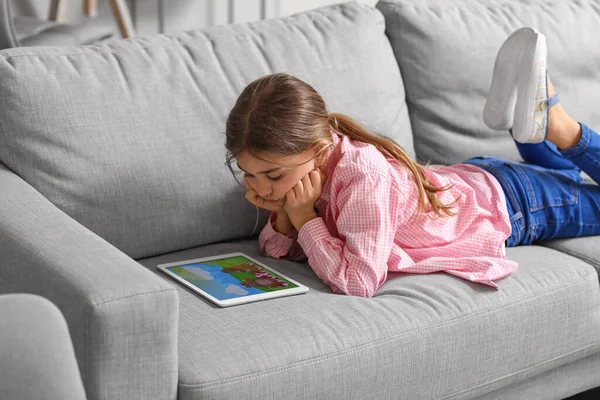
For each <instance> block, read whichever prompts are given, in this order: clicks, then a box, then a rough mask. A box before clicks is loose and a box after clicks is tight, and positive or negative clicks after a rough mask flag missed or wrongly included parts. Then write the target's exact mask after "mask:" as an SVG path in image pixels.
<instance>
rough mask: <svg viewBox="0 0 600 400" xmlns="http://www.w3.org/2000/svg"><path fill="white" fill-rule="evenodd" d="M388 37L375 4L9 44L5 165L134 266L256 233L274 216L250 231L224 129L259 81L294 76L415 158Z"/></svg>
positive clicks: (2, 119)
mask: <svg viewBox="0 0 600 400" xmlns="http://www.w3.org/2000/svg"><path fill="white" fill-rule="evenodd" d="M384 29H385V26H384V20H383V17H382V15H381V13H379V12H378V11H377V10H376V9H373V8H371V7H368V6H366V5H361V4H358V3H348V4H343V5H336V6H331V7H326V8H322V9H318V10H315V11H309V12H306V13H301V14H298V15H296V16H290V17H287V18H282V19H277V20H265V21H258V22H254V23H249V24H239V25H231V26H216V27H211V28H207V29H205V30H196V31H190V32H184V33H181V34H178V35H177V36H171V35H157V36H150V37H140V38H135V39H130V40H122V41H114V42H107V43H105V44H101V45H92V46H81V47H63V48H53V47H45V48H35V49H30V48H27V49H24V48H22V49H11V50H4V51H2V52H0V127H1V132H0V161H1V162H2V163H4V164H5V165H6V166H8V167H9V168H10V169H11V170H13V171H15V173H17V174H18V175H19V176H21V177H23V179H25V180H26V181H27V182H28V183H30V184H31V185H32V186H33V187H34V188H35V189H36V190H38V191H39V192H40V193H42V194H43V195H44V196H45V197H46V198H48V199H49V200H50V201H51V202H52V203H53V204H55V205H56V206H57V207H58V208H60V209H61V210H63V211H64V212H65V213H67V214H68V215H69V216H71V217H73V218H74V219H75V220H77V221H79V222H80V223H82V224H83V225H84V226H86V227H87V228H89V229H90V230H92V231H93V232H95V233H97V234H98V235H99V236H101V237H102V238H104V239H106V240H107V241H108V242H109V243H111V244H113V245H114V246H116V247H117V248H119V249H120V250H122V251H123V252H125V253H126V254H128V255H129V256H130V257H132V258H139V257H145V256H150V255H155V254H161V253H165V252H168V251H174V250H178V249H183V248H188V247H193V246H198V245H202V244H206V243H212V242H218V241H223V240H228V239H234V238H238V237H244V236H248V235H251V234H253V233H256V232H258V227H259V226H262V225H263V224H264V223H266V219H267V216H268V214H267V213H262V214H261V215H259V216H258V217H259V221H258V223H257V218H256V217H257V215H256V210H255V208H253V207H252V206H251V204H250V203H249V202H248V201H247V200H246V199H245V198H244V190H243V189H242V188H241V187H240V186H239V185H238V183H237V182H236V181H235V179H234V178H233V177H232V175H231V173H230V172H229V170H228V169H227V168H226V167H225V166H224V161H225V151H224V129H225V121H226V118H227V115H228V112H229V110H230V109H231V107H232V106H233V104H234V102H235V100H236V98H237V96H238V95H239V93H240V92H241V91H242V89H243V88H244V87H245V86H246V85H247V84H249V83H250V82H251V81H253V80H254V79H256V78H258V77H260V76H263V75H266V74H269V73H272V72H289V73H291V74H293V75H296V76H298V77H299V78H300V79H304V80H305V81H307V82H308V83H310V84H312V85H313V86H314V87H315V89H317V91H319V92H320V93H321V94H322V95H323V97H324V98H325V101H326V102H327V104H328V107H329V110H330V111H336V112H342V113H346V114H348V115H351V116H353V117H355V118H356V119H357V120H359V121H360V122H362V123H363V124H364V125H365V126H367V127H369V128H370V129H372V130H373V131H374V132H376V133H377V132H378V133H382V134H385V135H387V136H390V137H392V138H393V139H395V140H397V141H398V142H399V143H400V144H402V145H404V146H405V147H406V148H407V149H408V150H409V151H410V152H414V150H413V149H412V135H411V130H410V123H409V121H408V113H407V110H406V104H405V102H404V89H403V85H402V80H401V76H400V72H399V68H398V65H397V63H396V59H395V58H394V55H393V52H392V49H391V46H390V44H389V41H388V40H387V38H386V36H385V33H384ZM358 65H360V68H358V67H357V66H358ZM364 99H369V101H368V102H365V101H363V100H364Z"/></svg>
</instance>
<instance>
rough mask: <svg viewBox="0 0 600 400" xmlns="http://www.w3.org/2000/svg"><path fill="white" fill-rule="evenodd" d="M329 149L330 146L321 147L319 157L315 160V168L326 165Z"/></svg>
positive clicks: (318, 152)
mask: <svg viewBox="0 0 600 400" xmlns="http://www.w3.org/2000/svg"><path fill="white" fill-rule="evenodd" d="M328 148H329V145H328V144H325V145H323V146H321V148H320V149H319V150H318V151H317V157H316V158H315V166H317V167H320V166H322V165H323V164H325V159H326V158H327V149H328Z"/></svg>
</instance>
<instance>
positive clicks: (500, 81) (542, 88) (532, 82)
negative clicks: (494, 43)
mask: <svg viewBox="0 0 600 400" xmlns="http://www.w3.org/2000/svg"><path fill="white" fill-rule="evenodd" d="M556 103H558V94H557V95H555V96H553V98H552V99H548V74H547V70H546V38H545V36H544V35H542V34H541V33H539V32H537V31H536V30H534V29H532V28H528V27H526V28H521V29H519V30H517V31H515V32H514V33H512V34H511V35H510V36H509V37H508V39H506V41H505V42H504V43H503V44H502V47H501V48H500V51H499V52H498V55H497V56H496V62H495V63H494V75H493V77H492V84H491V87H490V93H489V95H488V99H487V101H486V104H485V108H484V111H483V120H484V122H485V124H486V125H487V126H489V127H490V128H492V129H496V130H506V129H509V130H510V133H511V134H512V135H513V138H514V139H515V140H516V141H517V142H520V143H540V142H543V141H544V140H545V139H546V135H547V131H548V109H549V108H550V107H551V106H553V105H554V104H556Z"/></svg>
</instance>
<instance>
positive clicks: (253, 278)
mask: <svg viewBox="0 0 600 400" xmlns="http://www.w3.org/2000/svg"><path fill="white" fill-rule="evenodd" d="M166 269H168V270H169V271H171V272H173V273H175V274H177V275H178V276H180V277H181V278H183V279H185V280H186V281H188V282H189V283H191V284H192V285H194V286H196V287H198V288H200V289H202V290H204V291H205V292H207V293H208V294H210V295H211V296H213V297H215V298H217V299H219V300H227V299H233V298H240V297H246V296H251V295H254V294H260V293H265V292H273V291H279V290H286V289H291V288H296V287H298V286H297V285H296V284H294V283H293V282H290V281H289V280H287V279H285V278H284V277H282V276H280V275H277V274H276V273H274V272H271V271H269V270H267V269H265V268H264V267H263V266H261V265H259V264H256V263H255V262H254V261H252V260H249V259H247V258H246V257H244V256H235V257H227V258H219V259H214V260H210V261H202V262H192V263H189V264H181V265H175V266H171V267H167V268H166Z"/></svg>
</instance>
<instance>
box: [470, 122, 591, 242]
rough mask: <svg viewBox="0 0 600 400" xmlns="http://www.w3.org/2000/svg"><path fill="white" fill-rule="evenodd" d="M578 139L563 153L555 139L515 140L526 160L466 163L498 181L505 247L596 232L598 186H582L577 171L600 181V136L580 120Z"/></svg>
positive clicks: (477, 159) (492, 159) (487, 159)
mask: <svg viewBox="0 0 600 400" xmlns="http://www.w3.org/2000/svg"><path fill="white" fill-rule="evenodd" d="M580 125H581V128H582V138H581V141H580V142H579V143H578V144H577V145H576V146H575V147H572V148H570V149H568V150H565V151H561V150H559V149H558V148H557V147H556V146H555V145H554V144H553V143H551V142H549V141H544V142H542V143H538V144H521V143H517V148H518V149H519V152H520V153H521V156H522V157H523V159H524V160H525V162H516V161H510V160H505V159H501V158H497V157H475V158H472V159H470V160H467V161H465V163H467V164H473V165H477V166H479V167H481V168H483V169H485V170H486V171H488V172H490V173H491V174H492V175H494V176H495V177H496V179H498V182H499V183H500V186H502V189H503V191H504V194H505V196H506V205H507V208H508V215H509V217H510V223H511V226H512V233H511V235H510V237H509V238H508V239H507V240H506V245H507V246H517V245H528V244H531V243H532V242H534V241H536V240H548V239H557V238H566V237H580V236H590V235H600V186H597V185H587V184H582V178H581V176H580V172H581V170H583V171H584V172H585V173H587V174H588V175H589V176H590V177H591V178H592V179H593V180H594V181H595V182H597V183H598V184H600V135H599V134H598V133H596V132H594V131H593V130H591V129H590V128H588V127H587V126H586V125H584V124H580Z"/></svg>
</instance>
